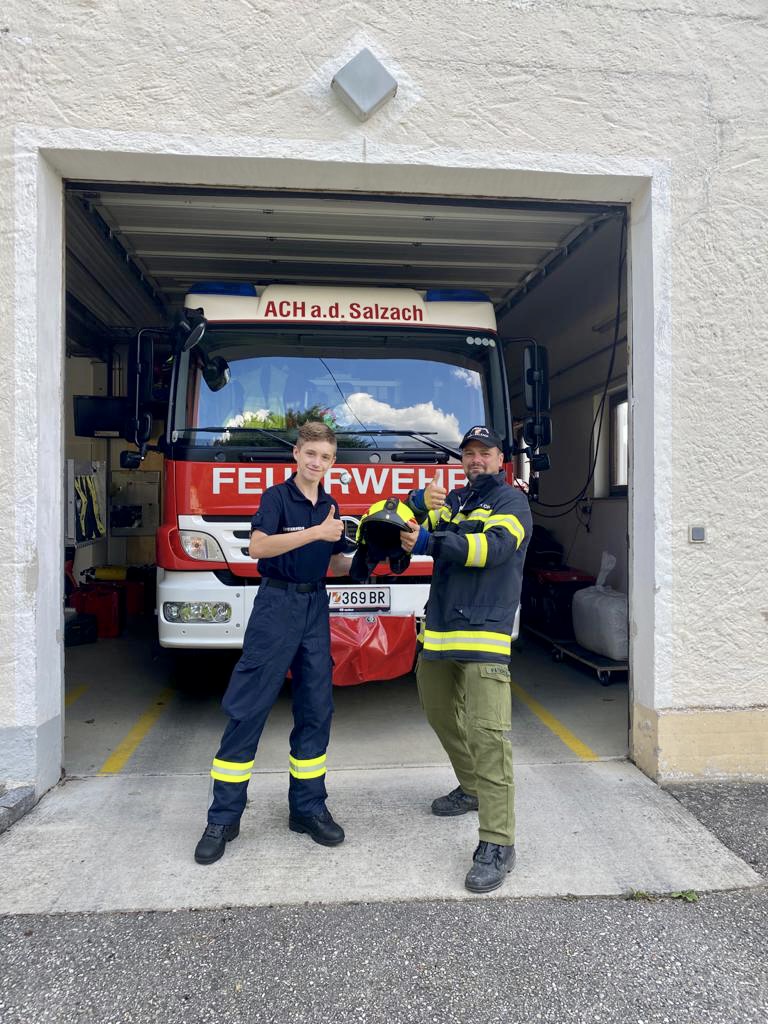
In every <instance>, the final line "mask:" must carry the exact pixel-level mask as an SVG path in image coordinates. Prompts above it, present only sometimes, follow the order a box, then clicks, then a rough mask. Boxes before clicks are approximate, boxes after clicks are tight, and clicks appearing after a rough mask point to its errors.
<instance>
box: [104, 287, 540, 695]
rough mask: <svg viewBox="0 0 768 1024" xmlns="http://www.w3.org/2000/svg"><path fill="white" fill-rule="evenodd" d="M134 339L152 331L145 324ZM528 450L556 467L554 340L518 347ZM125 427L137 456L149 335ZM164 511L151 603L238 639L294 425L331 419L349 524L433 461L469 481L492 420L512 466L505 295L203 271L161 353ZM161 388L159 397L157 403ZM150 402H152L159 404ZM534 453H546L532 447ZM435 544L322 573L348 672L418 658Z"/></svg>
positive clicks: (361, 676) (203, 632) (187, 625)
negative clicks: (483, 430) (364, 566)
mask: <svg viewBox="0 0 768 1024" xmlns="http://www.w3.org/2000/svg"><path fill="white" fill-rule="evenodd" d="M139 342H141V334H140V335H139ZM524 351H525V371H524V382H525V404H526V406H527V408H528V410H529V412H530V411H532V412H533V415H529V416H528V418H527V419H526V420H525V425H524V428H523V434H524V436H525V443H526V444H527V445H528V447H527V448H526V449H525V451H526V452H527V453H528V455H529V456H530V457H531V459H532V460H533V465H534V468H535V469H537V470H538V469H540V468H545V465H544V462H545V460H546V456H545V455H541V454H539V453H538V448H539V447H540V446H541V445H543V444H546V443H547V442H548V440H549V437H548V430H549V427H548V423H549V421H548V417H546V416H544V415H543V413H544V412H545V411H546V401H547V400H546V386H545V384H546V381H545V377H546V372H545V370H546V368H545V367H544V366H543V365H542V361H543V357H544V352H543V350H541V349H539V348H538V347H537V346H536V345H535V344H533V343H531V344H528V345H526V346H525V349H524ZM136 352H137V357H136V360H135V371H136V383H135V387H134V389H133V398H132V401H134V402H135V405H134V408H133V410H132V417H131V420H130V422H131V428H130V430H129V432H128V434H127V435H126V436H129V437H131V439H132V440H134V441H135V443H136V445H137V449H138V450H137V451H135V452H134V451H129V452H123V453H122V457H121V464H122V465H123V466H124V467H128V468H137V467H138V466H139V464H140V462H141V460H142V458H143V457H144V454H145V452H146V450H147V448H148V447H150V446H149V444H148V440H149V437H150V436H151V434H152V426H151V416H150V414H149V413H148V412H147V406H146V405H145V404H144V401H143V398H142V396H144V397H146V395H147V387H148V386H149V387H151V386H152V382H151V381H150V382H149V385H148V384H147V381H146V377H147V376H148V375H149V376H151V375H152V373H153V369H154V373H155V374H157V373H158V370H157V366H156V364H155V365H154V368H153V365H152V360H151V359H147V358H146V357H145V356H144V354H143V349H142V345H141V344H139V345H138V347H137V349H136ZM163 372H164V374H165V386H166V390H165V392H164V393H163V401H164V402H165V407H164V410H163V419H164V421H165V426H164V432H163V434H162V436H161V437H160V439H159V444H158V445H157V447H158V448H159V450H161V451H162V453H163V456H164V469H163V500H162V523H161V526H160V528H159V530H158V534H157V566H158V583H157V620H158V631H159V640H160V644H161V645H162V646H164V647H169V648H177V649H183V648H193V649H196V648H197V649H199V648H209V649H210V648H238V647H241V646H242V642H243V635H244V632H245V627H246V625H247V622H248V617H249V615H250V612H251V607H252V605H253V600H254V597H255V595H256V591H257V588H258V585H259V572H258V563H257V562H256V561H254V560H253V559H252V558H251V557H250V556H249V554H248V542H249V536H250V518H251V515H252V514H253V512H254V511H255V510H256V508H257V507H258V504H259V498H260V495H261V494H262V493H263V491H264V490H265V489H266V488H267V487H270V486H271V485H272V484H276V483H279V482H281V481H283V480H285V479H287V478H288V477H289V476H290V475H291V473H292V472H293V445H294V440H295V437H296V432H297V429H298V427H299V426H300V425H301V424H302V423H304V422H305V421H307V420H321V421H323V422H325V423H326V424H328V426H330V427H331V428H332V429H333V430H334V431H335V433H336V437H337V440H338V454H337V462H336V464H335V465H334V466H333V468H332V469H331V470H330V472H329V473H328V475H327V477H326V479H325V482H324V486H325V488H326V490H327V491H329V492H330V494H332V495H333V496H334V497H335V498H336V499H337V500H338V502H339V506H340V510H341V515H342V518H343V520H344V522H345V530H346V532H347V536H348V537H349V538H350V539H352V540H353V539H354V537H355V533H356V529H357V525H358V522H359V519H360V517H361V515H362V514H363V513H364V512H365V511H366V510H367V509H368V508H369V506H370V505H371V504H372V503H373V502H375V501H377V500H381V499H382V498H388V497H399V498H404V497H405V496H406V495H407V494H408V492H409V491H410V490H411V489H413V488H419V487H424V486H425V484H426V483H427V482H428V481H429V480H431V479H432V478H433V477H435V476H436V475H437V476H438V477H442V482H443V484H444V486H445V487H446V488H447V489H449V490H450V489H451V488H453V487H456V486H460V485H461V484H463V483H465V477H464V475H463V472H462V468H461V463H460V453H459V451H458V443H459V440H460V438H461V437H462V435H463V434H464V432H465V431H466V430H467V429H469V427H471V426H473V425H474V424H478V423H486V424H490V425H491V426H492V427H493V429H494V430H495V431H496V432H497V433H498V434H499V435H500V436H501V437H502V439H503V441H504V454H505V457H506V465H507V467H508V470H507V472H508V478H509V479H510V481H512V480H514V466H515V459H514V456H515V455H516V453H518V452H519V450H520V445H519V443H518V444H516V441H515V435H514V433H513V417H512V410H511V408H510V399H509V391H508V386H507V378H506V371H505V361H504V353H503V351H502V346H501V343H500V340H499V336H498V332H497V327H496V319H495V314H494V308H493V305H492V303H491V302H490V301H489V300H488V299H487V297H486V296H485V295H483V294H481V293H478V292H470V291H461V290H448V291H445V290H441V291H437V290H428V291H424V292H421V291H415V290H411V289H405V288H402V289H397V288H386V289H385V288H361V287H335V286H307V287H302V286H284V285H275V284H272V285H267V286H265V287H263V288H259V287H254V286H252V285H243V284H240V283H236V284H231V285H229V284H221V283H218V282H216V283H210V284H200V285H197V286H195V288H194V289H193V290H192V291H191V293H190V294H188V295H187V296H186V300H185V310H184V315H183V317H182V318H181V320H180V323H179V324H178V326H177V328H176V334H175V341H174V344H173V347H172V352H171V355H170V358H168V359H166V361H165V364H164V371H163ZM156 405H157V402H155V406H156ZM156 411H158V410H157V409H156ZM537 460H538V461H537ZM431 568H432V560H431V559H430V558H428V557H425V556H423V557H414V558H413V559H412V561H411V564H410V567H409V568H408V570H407V571H406V572H405V573H404V574H403V575H401V576H394V575H391V574H390V570H389V567H388V565H386V564H382V565H381V566H379V567H378V568H377V569H376V570H375V572H374V575H373V576H372V577H371V578H370V580H369V581H368V582H367V583H365V584H357V583H353V582H352V581H351V580H349V579H343V578H341V579H339V578H334V579H330V580H328V592H329V597H330V608H331V630H332V650H333V655H334V660H335V670H334V682H335V683H336V684H337V685H345V684H352V683H360V682H366V681H369V680H373V679H386V678H394V677H396V676H398V675H401V674H403V673H405V672H407V671H409V669H410V668H411V665H412V662H413V658H414V651H415V643H416V632H417V625H418V620H419V618H420V617H421V616H422V615H423V612H424V606H425V603H426V599H427V594H428V590H429V580H430V574H431Z"/></svg>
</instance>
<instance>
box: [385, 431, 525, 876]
mask: <svg viewBox="0 0 768 1024" xmlns="http://www.w3.org/2000/svg"><path fill="white" fill-rule="evenodd" d="M460 448H461V454H462V465H463V467H464V472H465V474H466V477H467V480H468V483H467V485H466V486H465V487H460V488H457V489H456V490H453V491H451V492H450V494H448V493H446V491H445V490H444V488H443V487H442V485H441V484H440V483H439V482H438V480H437V477H436V478H435V479H433V480H432V481H431V482H430V483H429V484H428V485H427V486H426V487H425V488H424V490H423V491H413V492H411V494H410V495H409V499H408V500H409V505H410V507H411V508H412V509H413V510H414V512H415V513H416V517H417V519H421V521H422V523H423V525H422V527H421V529H420V531H419V533H418V534H416V533H415V532H414V533H412V534H408V533H405V532H403V533H402V535H401V536H402V544H403V548H404V549H405V550H406V551H412V552H413V553H415V554H420V553H426V554H429V555H431V556H432V558H433V559H434V561H435V565H434V572H433V576H432V585H431V588H430V592H429V601H428V602H427V620H426V627H425V630H424V649H423V651H422V653H421V655H420V657H419V664H418V668H417V671H416V679H417V683H418V688H419V695H420V697H421V703H422V705H423V707H424V710H425V712H426V714H427V719H428V720H429V724H430V725H431V726H432V728H433V729H434V730H435V732H436V733H437V736H438V738H439V740H440V742H441V743H442V745H443V747H444V748H445V751H446V753H447V754H448V757H449V758H450V760H451V764H452V765H453V770H454V771H455V773H456V778H457V779H458V783H459V785H458V787H457V788H456V789H454V790H453V791H452V792H451V793H449V794H448V795H447V796H443V797H439V798H438V799H436V800H435V801H433V803H432V812H433V813H434V814H437V815H439V816H441V817H451V816H454V815H458V814H465V813H467V812H468V811H474V810H478V811H479V819H480V842H479V845H478V847H477V849H476V850H475V853H474V857H473V863H472V866H471V868H470V870H469V873H468V874H467V876H466V879H465V885H466V887H467V888H468V889H469V890H470V891H472V892H490V891H491V890H492V889H497V888H498V887H499V886H500V885H501V884H502V883H503V882H504V880H505V878H506V876H507V874H508V872H510V871H511V870H512V868H513V866H514V863H515V811H514V795H515V794H514V777H513V768H512V744H511V742H510V735H509V731H510V728H511V724H512V723H511V713H512V712H511V689H510V675H509V657H510V649H511V634H512V630H513V626H514V621H515V615H516V612H517V607H518V604H519V603H520V586H521V583H522V574H523V562H524V560H525V552H526V548H527V546H528V541H529V539H530V534H531V513H530V509H529V507H528V500H527V498H526V496H525V495H524V494H523V493H522V492H521V491H520V490H518V489H517V488H515V487H511V486H510V485H509V484H508V483H507V482H506V479H505V476H504V473H503V472H502V466H503V463H504V456H503V453H502V450H501V448H502V442H501V439H500V438H499V437H498V435H497V434H495V433H494V431H493V430H491V429H490V427H487V426H482V425H480V426H476V427H472V428H471V429H470V430H468V431H467V433H466V434H465V435H464V437H463V438H462V441H461V445H460Z"/></svg>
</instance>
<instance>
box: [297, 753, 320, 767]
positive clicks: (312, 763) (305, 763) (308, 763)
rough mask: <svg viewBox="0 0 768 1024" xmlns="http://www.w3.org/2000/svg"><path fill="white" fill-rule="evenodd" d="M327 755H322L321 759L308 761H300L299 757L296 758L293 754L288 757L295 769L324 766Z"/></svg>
mask: <svg viewBox="0 0 768 1024" xmlns="http://www.w3.org/2000/svg"><path fill="white" fill-rule="evenodd" d="M326 757H327V754H321V755H320V757H310V758H309V759H308V760H306V761H300V760H299V758H298V757H294V756H293V755H292V754H290V755H289V756H288V760H289V761H290V762H291V764H292V765H293V766H294V768H312V767H314V766H315V765H316V764H322V763H323V762H324V761H325V760H326Z"/></svg>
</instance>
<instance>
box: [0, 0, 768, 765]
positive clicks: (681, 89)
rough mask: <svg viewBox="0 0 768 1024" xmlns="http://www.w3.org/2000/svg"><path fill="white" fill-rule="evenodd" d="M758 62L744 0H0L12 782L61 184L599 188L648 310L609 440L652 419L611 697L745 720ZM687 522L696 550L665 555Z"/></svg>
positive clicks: (0, 392)
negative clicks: (741, 714)
mask: <svg viewBox="0 0 768 1024" xmlns="http://www.w3.org/2000/svg"><path fill="white" fill-rule="evenodd" d="M702 12H703V13H702ZM361 45H368V46H369V47H370V48H371V49H372V50H373V51H374V52H375V53H377V54H378V55H379V56H380V57H381V58H382V59H383V60H384V61H385V63H386V64H387V66H388V67H389V69H390V71H391V72H392V73H393V74H394V75H395V76H396V77H397V78H398V80H399V82H400V91H399V93H398V96H397V97H396V99H395V100H394V101H393V102H392V103H391V104H390V105H389V106H388V107H386V108H385V109H384V110H382V111H381V112H380V113H379V114H377V115H376V116H375V117H374V118H373V119H372V120H371V121H370V122H368V123H366V124H365V125H360V124H359V123H358V122H356V121H355V120H354V118H353V117H352V115H351V114H350V113H349V112H348V111H346V110H345V109H344V108H342V107H341V106H340V105H339V104H338V102H337V101H336V100H335V98H334V97H333V96H332V95H331V94H330V92H329V91H328V85H329V83H330V78H331V75H332V73H333V72H334V71H335V70H336V69H337V68H338V67H340V66H341V64H343V63H344V61H345V60H346V59H348V57H349V56H351V55H352V54H353V53H354V52H356V50H357V49H358V48H359V47H360V46H361ZM767 49H768V11H766V6H765V3H764V0H729V2H725V0H708V2H707V3H706V4H700V3H695V2H692V0H658V2H656V3H654V4H653V6H652V8H650V9H649V8H646V6H645V5H643V4H641V3H639V2H637V0H611V2H602V0H584V2H581V0H562V2H557V0H541V2H536V0H517V2H516V0H505V2H503V3H502V2H489V0H472V2H467V0H453V2H451V0H441V2H440V3H437V2H435V0H422V2H420V3H418V4H416V3H411V2H405V3H403V2H402V0H399V2H398V3H393V2H391V0H379V2H377V3H376V4H367V3H341V4H335V5H326V4H315V3H308V4H307V3H302V4H299V3H298V2H291V3H278V4H273V5H267V6H264V5H258V4H251V3H244V4H236V5H233V4H231V3H228V2H224V0H214V2H210V0H206V2H205V3H202V2H201V0H185V2H184V3H178V2H176V0H166V2H165V3H163V4H159V3H143V4H128V3H115V2H112V3H110V2H99V3H96V2H93V0H79V2H75V0H68V2H67V3H65V4H63V5H61V4H54V3H51V2H39V0H38V2H37V3H35V4H32V5H30V4H29V3H27V2H24V0H7V2H6V4H5V5H4V9H3V13H2V14H0V61H2V64H3V66H4V68H5V70H6V71H7V72H8V75H7V78H6V85H5V87H4V88H5V90H6V95H5V97H4V98H5V99H6V101H7V102H6V104H5V116H4V117H3V119H2V127H0V317H1V319H0V322H2V324H3V332H2V335H1V336H0V346H2V358H3V366H4V371H5V372H4V382H5V387H4V388H2V389H0V410H2V420H1V422H0V453H2V455H1V456H0V497H2V501H3V508H4V510H5V515H4V516H3V519H2V523H0V531H1V536H2V540H3V550H4V551H5V552H6V572H5V573H4V574H3V577H2V583H0V586H1V587H2V605H0V606H1V607H2V608H3V616H2V622H1V623H0V738H2V737H3V736H5V737H6V739H10V740H12V743H13V744H14V749H18V751H19V757H18V759H17V761H16V762H15V763H16V764H18V765H21V766H22V767H21V768H20V773H21V774H22V775H24V774H25V772H26V769H25V768H24V767H23V765H25V764H29V765H34V766H36V767H34V768H33V769H32V768H30V771H32V773H33V774H35V773H37V777H38V778H40V777H41V776H40V772H41V771H42V770H43V769H41V767H40V765H41V763H42V760H44V757H45V755H43V754H41V753H40V749H41V747H45V749H47V746H46V742H45V736H46V735H48V734H47V733H46V730H48V732H49V733H50V734H51V735H53V734H55V733H57V731H59V730H60V723H59V721H58V718H57V716H58V710H57V709H58V706H59V703H58V702H59V692H58V689H57V688H58V686H59V685H60V665H59V668H58V670H57V668H56V665H57V659H58V661H59V662H60V658H61V648H60V646H59V644H58V642H57V640H56V629H57V627H58V620H57V617H56V615H55V614H54V613H55V610H56V604H55V600H54V599H53V598H55V595H56V594H57V593H58V590H59V585H60V581H59V579H58V572H57V571H56V565H57V561H56V560H57V558H58V557H59V555H58V540H59V534H58V533H57V530H58V529H59V524H58V522H57V520H56V516H58V514H59V508H58V506H57V504H56V503H55V502H54V501H53V495H54V492H55V490H56V489H57V488H58V486H59V484H58V480H59V478H58V466H56V469H55V474H54V480H53V482H51V480H50V475H51V473H53V472H54V471H53V470H52V469H51V467H52V466H53V465H54V464H56V463H57V460H58V459H59V458H60V455H61V426H60V422H59V421H58V419H57V413H58V410H59V408H60V403H61V381H60V376H57V374H58V373H59V371H60V362H59V360H60V347H61V338H60V333H59V332H58V325H57V321H56V316H55V314H56V312H57V303H55V302H54V304H53V306H52V307H50V308H51V310H52V312H51V316H48V312H47V310H48V307H47V306H46V302H45V296H46V294H48V295H51V294H52V295H54V296H55V295H57V294H60V290H61V273H60V267H59V269H57V265H56V259H57V258H58V256H59V255H60V253H58V252H55V251H53V252H52V251H51V246H50V244H48V245H47V246H46V242H47V240H49V239H50V238H51V237H54V238H55V237H58V236H57V235H56V233H54V235H53V236H51V234H50V226H51V223H55V222H56V220H57V216H58V211H57V188H58V178H59V176H60V175H61V174H68V173H69V174H72V173H79V174H80V175H82V176H92V177H93V178H94V179H98V178H100V177H105V176H111V177H116V176H120V175H122V176H124V177H125V178H126V179H128V180H130V179H131V178H136V179H142V180H158V181H165V180H169V181H173V180H179V181H180V180H185V181H190V182H195V181H206V182H210V183H218V184H229V183H236V184H252V185H261V184H265V185H272V186H274V185H284V186H291V185H300V186H301V187H313V185H314V186H319V187H334V188H345V187H351V188H358V189H365V188H372V189H379V190H384V189H385V188H387V187H391V188H395V189H402V190H408V189H413V190H422V191H441V190H444V191H451V190H452V189H455V190H456V191H457V192H463V193H465V194H481V195H496V194H498V195H521V196H529V195H547V196H551V197H553V198H563V199H568V198H585V197H587V195H588V194H589V191H590V187H591V186H590V182H591V181H593V180H597V179H592V178H591V177H590V176H591V175H598V174H600V173H603V172H604V173H605V174H606V175H612V176H613V177H612V181H613V182H614V186H615V187H614V188H613V192H612V194H610V195H605V198H606V199H622V198H623V199H630V198H631V199H633V200H634V201H635V205H634V209H633V227H632V230H633V238H634V241H633V259H634V260H635V265H634V266H633V267H632V268H631V270H632V273H633V275H634V281H635V287H636V288H638V289H639V290H640V291H643V292H644V293H645V294H646V295H647V294H651V293H653V294H654V295H655V296H656V298H657V302H656V307H655V309H653V310H649V309H647V308H643V309H640V308H634V309H633V312H632V327H633V330H634V338H633V343H634V346H635V360H636V362H635V367H634V370H633V372H634V374H635V377H636V380H635V383H636V384H637V385H638V388H637V395H638V396H639V397H638V400H637V401H636V404H635V408H634V426H635V430H636V431H638V430H642V431H645V432H646V439H647V436H648V432H649V431H650V430H651V429H652V426H653V423H654V421H655V422H656V425H657V428H658V431H657V433H658V444H657V448H656V453H655V463H654V461H653V459H652V458H651V455H650V454H649V452H648V451H647V450H646V451H645V453H644V454H643V453H642V452H641V451H640V448H639V447H638V448H637V449H636V452H635V456H636V457H635V469H636V472H637V474H638V475H639V479H638V484H639V485H643V486H644V487H645V490H642V491H640V490H638V491H637V492H636V495H635V505H634V513H633V514H634V520H633V529H634V531H635V543H636V544H637V545H641V546H642V551H643V557H644V561H643V562H642V564H640V563H639V562H638V563H637V572H636V574H635V579H634V586H635V587H636V588H638V592H642V594H643V595H645V597H644V601H645V604H644V605H643V606H642V607H641V605H640V603H636V606H635V620H634V622H633V630H634V631H635V635H636V636H638V635H639V636H641V637H642V638H643V644H642V651H640V652H639V654H638V657H639V658H640V660H639V661H638V662H637V669H638V671H636V673H635V685H636V688H637V693H638V694H639V696H640V698H641V700H642V703H643V704H645V706H646V707H653V708H675V707H678V708H682V707H693V706H732V707H749V706H752V705H758V704H768V696H767V695H766V673H767V671H768V670H767V669H766V665H767V664H768V642H767V640H766V632H767V631H768V622H767V621H766V619H767V618H768V593H767V592H766V584H765V573H764V565H765V551H766V541H767V540H768V537H767V536H766V534H767V532H768V531H767V530H766V525H765V522H766V520H765V509H766V507H768V476H767V471H766V468H765V467H766V465H767V464H768V460H766V459H765V457H764V451H765V448H766V441H767V440H768V437H767V435H768V415H766V401H765V391H766V382H767V381H768V343H767V342H768V338H767V337H766V335H767V334H768V330H767V329H766V325H765V316H764V305H765V298H764V297H765V295H766V293H768V287H767V286H768V265H767V263H766V260H765V245H764V238H765V233H766V219H768V170H767V169H766V168H767V167H768V160H767V159H766V158H768V132H767V131H766V127H765V126H766V123H767V117H766V115H767V114H768V110H766V107H768V88H767V87H766V86H768V82H767V81H766V79H767V78H768V74H767V73H766V61H765V56H764V55H765V53H766V50H767ZM41 147H42V149H44V150H45V152H44V153H43V154H42V156H41V154H40V148H41ZM78 150H81V151H89V153H90V155H89V156H88V157H87V159H86V158H84V159H82V160H80V159H79V158H78V156H77V151H78ZM116 151H119V152H122V153H123V154H125V155H124V156H122V157H120V159H119V160H116V159H115V156H114V153H115V152H116ZM164 152H166V153H175V154H184V153H186V154H190V155H194V154H201V155H203V154H207V155H208V158H207V160H206V161H203V160H202V158H201V159H199V160H196V159H194V158H192V156H190V158H189V159H187V160H184V159H180V158H177V159H172V160H164V159H162V158H160V157H158V156H155V155H153V154H162V153H164ZM284 157H291V158H293V163H291V164H290V165H286V166H283V165H282V164H281V162H280V161H282V159H283V158H284ZM265 158H269V159H265ZM302 160H303V161H305V162H304V163H302V162H301V161H302ZM306 161H318V162H317V163H315V164H312V163H307V162H306ZM409 164H413V165H415V167H414V170H413V171H409V170H407V165H409ZM395 165H398V166H399V168H400V169H399V170H397V169H394V168H395ZM403 166H405V168H406V170H403V169H402V168H403ZM244 168H245V171H244ZM382 168H384V170H382ZM473 168H474V170H473ZM483 168H487V170H483ZM539 171H547V172H549V173H550V175H551V176H550V177H549V178H547V179H543V178H541V176H540V175H539V174H537V173H536V172H539ZM555 172H561V173H560V174H556V173H555ZM622 175H624V177H623V178H622ZM643 176H646V177H647V178H648V179H652V181H653V184H652V188H651V191H650V192H649V191H647V190H646V192H645V193H643V192H642V181H641V179H642V177H643ZM594 198H599V197H598V196H597V195H595V196H594ZM667 215H668V219H667ZM38 230H39V231H40V232H41V234H42V237H40V238H38ZM667 232H668V233H667ZM639 239H644V240H645V241H646V242H647V243H648V244H647V245H645V246H644V247H643V246H639V243H638V240H639ZM636 245H638V247H637V248H635V247H634V246H636ZM641 254H642V261H643V263H644V265H637V261H638V259H639V258H640V256H641ZM651 254H653V261H654V262H653V265H651V264H650V259H651ZM638 294H639V292H638ZM38 343H39V345H40V351H39V354H38V355H35V350H36V347H37V345H38ZM643 376H644V377H645V380H644V386H643V388H641V387H640V383H641V381H640V379H638V378H639V377H643ZM654 377H655V378H656V379H655V383H654V386H653V387H652V388H650V387H649V379H653V378H654ZM59 419H60V417H59ZM42 425H44V426H45V430H43V429H42ZM724 440H727V442H728V443H729V445H730V449H729V451H727V452H723V450H722V445H723V442H724ZM724 463H725V465H726V466H727V470H726V472H725V474H723V473H722V469H721V467H722V466H723V464H724ZM654 464H655V469H654ZM41 488H42V490H40V489H41ZM38 495H41V496H42V497H41V500H40V501H39V502H38V501H37V497H38ZM689 523H697V524H698V523H703V524H705V525H706V526H707V527H708V531H709V543H708V544H706V545H703V546H698V547H694V546H691V545H689V544H688V542H687V526H688V524H689ZM41 567H42V568H41ZM46 673H48V674H50V677H51V678H52V679H53V680H54V683H52V684H51V685H50V687H49V688H48V689H46V686H45V685H44V684H42V683H41V682H40V681H41V680H43V679H44V678H45V676H46ZM25 744H26V746H25ZM2 745H3V744H2V743H0V747H2ZM22 748H23V749H22ZM33 748H34V749H33ZM6 749H9V748H8V744H7V743H6ZM25 759H26V760H25ZM41 759H42V760H41ZM46 771H47V772H48V775H50V773H51V772H53V771H54V767H52V766H49V769H46ZM2 775H3V766H2V765H0V776H2ZM48 775H46V778H47V777H48Z"/></svg>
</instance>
